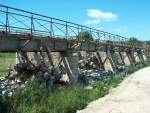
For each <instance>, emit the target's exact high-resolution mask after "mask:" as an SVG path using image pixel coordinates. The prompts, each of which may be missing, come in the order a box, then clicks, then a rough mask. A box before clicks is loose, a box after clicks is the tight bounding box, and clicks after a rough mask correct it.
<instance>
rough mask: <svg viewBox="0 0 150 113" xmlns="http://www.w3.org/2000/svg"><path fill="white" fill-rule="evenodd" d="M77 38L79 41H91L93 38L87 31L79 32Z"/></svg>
mask: <svg viewBox="0 0 150 113" xmlns="http://www.w3.org/2000/svg"><path fill="white" fill-rule="evenodd" d="M77 37H78V39H79V40H80V41H93V36H92V34H91V33H89V32H88V31H83V32H80V33H79V34H78V36H77Z"/></svg>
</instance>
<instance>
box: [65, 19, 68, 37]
mask: <svg viewBox="0 0 150 113" xmlns="http://www.w3.org/2000/svg"><path fill="white" fill-rule="evenodd" d="M65 35H66V39H67V38H68V25H67V22H66V34H65Z"/></svg>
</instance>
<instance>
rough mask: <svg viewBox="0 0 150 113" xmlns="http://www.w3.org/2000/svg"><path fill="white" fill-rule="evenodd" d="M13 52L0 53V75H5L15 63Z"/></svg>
mask: <svg viewBox="0 0 150 113" xmlns="http://www.w3.org/2000/svg"><path fill="white" fill-rule="evenodd" d="M15 60H16V54H15V53H0V77H2V76H5V75H7V73H8V70H9V68H11V67H13V66H14V65H15V63H16V61H15Z"/></svg>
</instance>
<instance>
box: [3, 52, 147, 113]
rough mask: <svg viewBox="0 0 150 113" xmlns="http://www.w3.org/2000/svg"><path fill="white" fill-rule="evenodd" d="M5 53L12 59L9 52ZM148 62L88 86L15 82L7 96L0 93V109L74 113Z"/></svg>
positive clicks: (6, 111) (24, 112) (25, 112)
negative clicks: (91, 86) (87, 87)
mask: <svg viewBox="0 0 150 113" xmlns="http://www.w3.org/2000/svg"><path fill="white" fill-rule="evenodd" d="M7 55H8V56H9V54H7ZM9 57H10V59H14V57H13V55H12V56H9ZM0 59H2V58H0ZM148 65H149V63H148V62H140V63H136V64H133V65H131V66H129V67H126V69H125V71H124V72H121V73H117V74H116V75H115V76H113V77H112V78H108V79H105V80H104V81H95V82H94V84H93V86H94V88H93V89H91V90H88V89H85V87H83V86H81V85H79V84H76V85H71V86H70V85H69V86H54V87H52V88H48V87H46V85H45V84H43V83H40V82H39V81H38V80H36V79H35V78H32V79H31V80H30V81H28V82H27V83H26V85H25V87H24V88H22V87H20V86H18V88H17V90H16V91H15V92H14V93H13V95H12V96H11V97H8V96H7V95H3V96H0V113H75V112H76V111H77V110H80V109H83V108H84V107H85V106H87V104H88V103H89V102H91V101H93V100H95V99H98V98H100V97H103V96H105V95H106V94H108V93H109V90H110V89H111V88H112V87H117V86H118V85H119V83H120V82H121V81H122V80H123V79H124V77H125V75H126V74H132V73H133V72H135V71H137V70H138V69H141V68H143V67H146V66H148Z"/></svg>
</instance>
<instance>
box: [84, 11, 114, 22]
mask: <svg viewBox="0 0 150 113" xmlns="http://www.w3.org/2000/svg"><path fill="white" fill-rule="evenodd" d="M87 15H88V16H89V17H91V18H92V19H91V20H88V21H87V22H86V23H87V24H98V23H99V22H100V21H108V22H110V21H115V20H116V19H117V15H116V14H113V13H111V12H102V11H100V10H98V9H89V10H87Z"/></svg>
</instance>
